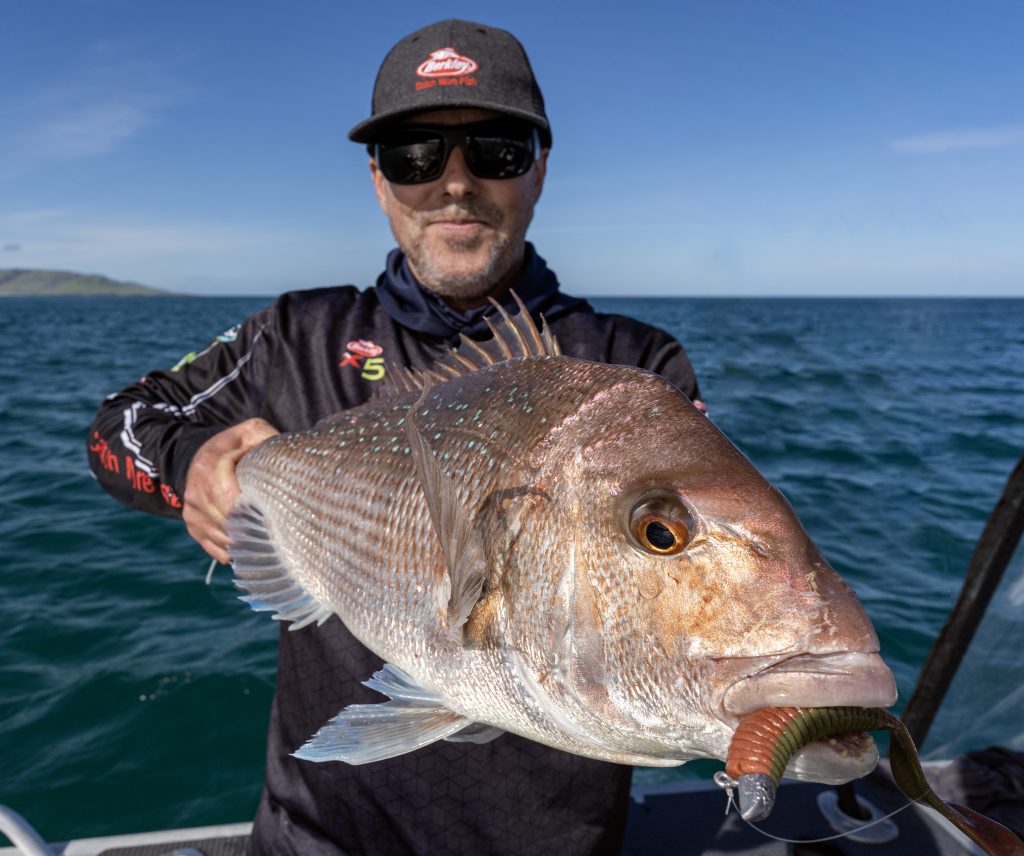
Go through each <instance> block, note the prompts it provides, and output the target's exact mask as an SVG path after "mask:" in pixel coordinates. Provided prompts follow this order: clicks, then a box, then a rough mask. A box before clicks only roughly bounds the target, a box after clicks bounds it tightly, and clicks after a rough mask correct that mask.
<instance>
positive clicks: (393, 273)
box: [377, 243, 586, 340]
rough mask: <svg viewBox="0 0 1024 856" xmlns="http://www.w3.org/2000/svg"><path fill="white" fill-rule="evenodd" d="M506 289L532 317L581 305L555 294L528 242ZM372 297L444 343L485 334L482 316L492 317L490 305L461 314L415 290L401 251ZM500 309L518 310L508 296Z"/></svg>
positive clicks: (413, 327)
mask: <svg viewBox="0 0 1024 856" xmlns="http://www.w3.org/2000/svg"><path fill="white" fill-rule="evenodd" d="M511 290H512V291H514V292H515V293H516V294H517V295H519V299H520V300H522V301H523V303H525V304H526V308H527V309H529V310H530V314H531V315H533V316H534V317H535V318H536V317H537V316H538V315H539V314H541V313H543V315H544V317H545V318H548V319H553V318H557V317H558V316H559V315H562V314H563V313H565V312H567V311H568V310H569V309H572V308H573V307H575V306H579V305H581V304H582V305H585V304H586V301H585V300H583V299H581V298H579V297H570V296H569V295H567V294H563V293H562V292H561V291H560V290H559V288H558V278H557V277H556V276H555V274H554V271H552V270H551V269H549V268H548V266H547V263H546V262H545V261H544V259H542V258H541V257H540V256H539V255H537V251H536V250H535V249H534V248H533V244H531V243H527V244H526V261H525V263H524V264H523V270H522V272H521V273H520V274H519V277H518V279H516V281H515V282H514V283H513V284H512V288H511ZM377 295H378V297H379V298H380V302H381V305H382V306H383V307H384V309H385V311H386V312H387V313H388V315H390V316H391V317H392V318H394V319H395V321H397V322H398V323H399V324H401V325H402V326H403V327H408V328H409V329H410V330H416V331H417V332H419V333H427V334H429V335H431V336H439V337H441V338H443V339H448V340H455V339H457V338H458V337H459V334H460V333H465V334H466V335H467V336H470V337H477V336H480V335H481V334H483V333H486V332H487V324H486V322H485V321H484V315H492V314H494V312H495V309H494V307H493V306H491V304H489V303H488V304H486V305H484V306H478V307H475V308H473V309H469V310H467V311H466V312H460V311H459V310H458V309H453V308H452V307H451V306H449V305H448V304H447V303H445V302H444V300H442V299H441V298H440V297H439V296H438V295H436V294H434V293H433V292H432V291H428V290H427V289H426V288H424V287H423V286H422V285H420V283H419V282H418V281H417V280H416V277H415V276H413V274H412V271H411V270H409V264H408V262H406V259H405V253H403V252H402V251H401V250H392V251H391V252H390V253H389V254H388V261H387V267H386V268H385V270H384V273H382V274H381V275H380V277H378V279H377ZM501 304H502V305H503V306H504V307H505V308H506V309H507V310H508V311H509V312H510V313H511V314H515V313H516V312H517V311H518V310H517V309H516V305H515V302H514V301H513V300H512V297H511V295H509V294H508V293H506V294H505V295H503V296H502V297H501Z"/></svg>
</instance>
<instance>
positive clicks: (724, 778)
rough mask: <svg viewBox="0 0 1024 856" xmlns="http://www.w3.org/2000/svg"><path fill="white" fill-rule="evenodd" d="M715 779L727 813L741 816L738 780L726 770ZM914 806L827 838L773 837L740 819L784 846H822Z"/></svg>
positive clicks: (909, 805)
mask: <svg viewBox="0 0 1024 856" xmlns="http://www.w3.org/2000/svg"><path fill="white" fill-rule="evenodd" d="M714 779H715V784H716V785H718V787H720V788H722V790H724V791H725V793H726V796H727V797H728V799H727V801H726V803H725V813H726V814H727V815H728V814H729V809H731V808H733V807H734V806H735V807H736V813H737V814H739V813H740V812H739V806H736V799H735V796H734V794H733V788H735V787H736V785H737V784H738V783H737V782H736V780H735V779H733V778H731V777H730V776H729V775H728V774H727V773H726V772H725V771H724V770H719V771H718V772H717V773H715V776H714ZM913 804H914V803H913V802H910V801H908V802H907V803H905V804H904V805H901V806H900V807H899V808H897V809H894V810H893V811H890V812H889V813H888V814H885V815H882V816H881V817H876V818H875V819H874V820H871V821H868V822H867V823H865V824H863V825H861V826H858V827H856V828H855V829H847V830H846V831H845V832H839V833H837V834H836V835H829V836H826V837H825V838H782V837H781V836H778V835H772V834H771V833H770V832H768V831H767V830H764V829H761V827H760V826H757V825H756V824H754V823H751V822H750V821H749V820H745V819H744V818H743V815H740V819H741V820H743V822H744V823H745V824H746V825H747V826H749V827H750V828H751V829H753V830H754V831H755V832H759V833H760V834H761V835H763V836H764V837H765V838H771V839H773V840H774V841H781V842H782V843H784V844H821V843H822V842H825V841H835V840H836V839H838V838H846V837H847V836H850V835H856V834H857V833H858V832H862V831H863V830H865V829H869V828H870V827H872V826H876V825H878V824H879V823H881V822H882V821H883V820H888V819H889V818H890V817H892V816H893V815H897V814H899V813H900V812H901V811H905V810H906V809H908V808H910V807H911V806H912V805H913Z"/></svg>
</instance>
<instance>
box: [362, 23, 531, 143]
mask: <svg viewBox="0 0 1024 856" xmlns="http://www.w3.org/2000/svg"><path fill="white" fill-rule="evenodd" d="M449 107H478V108H482V109H486V110H497V111H498V112H500V113H506V114H508V115H510V116H515V117H516V118H519V119H525V120H526V121H527V122H530V123H532V124H534V125H536V126H537V127H538V128H539V129H540V134H541V144H542V145H543V146H544V147H545V148H550V146H551V128H550V126H549V125H548V117H547V114H545V112H544V97H543V96H542V95H541V94H540V87H539V86H538V85H537V80H536V78H534V76H533V69H532V68H530V60H529V59H527V57H526V51H525V50H523V46H522V45H521V44H520V43H519V40H518V39H517V38H516V37H515V36H513V35H512V34H511V33H509V32H507V31H505V30H499V29H497V28H495V27H488V26H485V25H484V24H474V23H472V22H471V21H459V20H456V19H454V18H453V19H449V20H447V21H439V22H438V23H436V24H430V25H429V26H427V27H424V28H423V29H422V30H417V31H416V32H415V33H413V34H412V35H410V36H406V37H405V38H404V39H402V40H401V41H400V42H399V43H398V44H397V45H395V46H394V47H393V48H392V49H391V52H390V53H389V54H388V55H387V56H386V57H385V58H384V62H383V63H382V64H381V67H380V71H378V72H377V82H376V83H375V84H374V86H373V102H372V107H371V109H372V112H373V115H372V116H370V118H369V119H367V120H366V121H364V122H360V123H359V124H358V125H356V126H355V127H354V128H353V129H352V130H351V131H349V132H348V138H349V139H350V140H352V141H353V142H356V143H372V142H374V141H375V139H376V136H377V134H378V133H380V131H381V130H382V129H383V128H385V127H387V126H388V125H390V124H392V123H394V122H396V121H398V120H400V119H403V118H405V117H406V116H411V115H413V114H415V113H422V112H423V111H425V110H444V109H446V108H449Z"/></svg>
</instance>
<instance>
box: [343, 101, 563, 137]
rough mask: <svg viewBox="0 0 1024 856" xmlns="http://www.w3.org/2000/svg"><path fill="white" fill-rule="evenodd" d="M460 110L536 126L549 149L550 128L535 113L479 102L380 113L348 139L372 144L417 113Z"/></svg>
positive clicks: (360, 126) (352, 132) (358, 127)
mask: <svg viewBox="0 0 1024 856" xmlns="http://www.w3.org/2000/svg"><path fill="white" fill-rule="evenodd" d="M460 108H474V109H477V110H494V111H495V112H496V113H501V114H502V115H505V116H512V117H514V118H516V119H522V120H524V121H526V122H529V123H530V124H531V125H536V126H537V128H539V129H540V133H541V145H543V146H544V148H546V149H549V148H551V128H550V127H549V126H548V122H547V120H546V119H545V118H544V117H543V116H538V115H537V114H536V113H530V112H529V111H527V110H516V109H510V108H509V107H506V106H505V105H504V104H489V103H481V102H480V101H466V102H465V103H459V102H449V103H446V104H444V105H438V106H437V107H428V108H427V109H424V108H422V107H416V108H413V109H406V110H393V111H391V112H390V113H381V114H379V115H377V116H371V117H370V118H369V119H366V120H364V121H362V122H360V123H359V124H358V125H356V126H355V127H354V128H352V130H351V131H349V132H348V138H349V139H350V140H351V141H352V142H353V143H366V144H368V143H373V142H376V140H377V137H378V136H379V135H380V133H381V132H382V131H384V130H385V129H386V128H389V127H391V126H392V125H396V124H398V123H400V122H401V121H402V120H403V119H408V118H410V117H412V116H415V115H417V114H418V113H430V112H435V111H437V110H449V109H456V110H457V109H460Z"/></svg>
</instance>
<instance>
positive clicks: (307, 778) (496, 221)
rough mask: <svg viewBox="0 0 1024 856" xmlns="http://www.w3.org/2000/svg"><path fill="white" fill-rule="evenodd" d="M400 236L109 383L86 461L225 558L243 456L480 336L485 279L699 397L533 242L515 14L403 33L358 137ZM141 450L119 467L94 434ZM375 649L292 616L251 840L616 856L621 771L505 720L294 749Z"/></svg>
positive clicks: (622, 359)
mask: <svg viewBox="0 0 1024 856" xmlns="http://www.w3.org/2000/svg"><path fill="white" fill-rule="evenodd" d="M349 136H350V138H351V139H352V140H353V141H356V142H359V143H365V144H367V145H368V146H369V149H370V154H371V159H370V173H371V177H372V179H373V185H374V189H375V191H376V194H377V199H378V201H379V203H380V205H381V207H382V208H383V210H384V213H385V214H386V215H387V217H388V219H389V221H390V223H391V228H392V231H393V233H394V235H395V238H396V240H397V242H398V245H399V249H397V250H394V251H393V252H392V253H391V254H390V255H389V256H388V259H387V265H386V269H385V271H384V273H383V274H381V276H380V278H379V279H378V281H377V285H376V287H375V288H369V289H366V290H365V291H362V292H360V291H358V290H357V289H356V288H354V287H352V286H345V287H336V288H327V289H319V290H314V291H306V292H296V293H292V294H286V295H283V296H282V297H280V298H279V299H278V300H277V301H276V302H275V303H274V305H273V306H271V307H270V308H269V309H267V310H265V311H263V312H261V313H259V314H258V315H256V316H254V317H253V318H250V319H248V320H247V321H246V322H244V323H243V324H242V325H240V327H238V328H233V329H232V330H231V331H228V333H227V334H224V335H222V336H220V337H218V340H217V341H215V342H214V343H213V344H212V345H211V346H210V347H209V348H207V350H205V351H203V352H202V353H200V354H199V355H198V356H197V357H195V358H194V359H193V360H192V361H191V362H190V363H188V364H185V365H182V366H180V367H176V368H177V370H176V371H171V372H153V373H152V374H150V375H148V376H147V377H146V378H144V379H143V381H141V382H140V383H138V384H135V385H133V386H131V387H128V388H127V389H125V390H123V391H122V392H121V393H119V394H117V395H115V396H111V397H110V398H109V399H108V400H107V401H106V402H105V403H104V404H103V406H102V407H101V409H100V411H99V414H98V416H97V419H96V422H95V424H94V426H93V431H92V434H91V442H90V449H91V450H93V455H92V461H93V470H94V471H95V472H96V474H97V476H98V478H99V479H100V481H101V482H102V483H103V485H104V486H105V487H106V489H107V490H108V491H109V492H110V493H111V494H113V495H114V496H115V497H116V498H118V499H120V500H122V501H124V502H127V503H129V504H131V505H133V506H135V507H137V508H141V509H143V510H146V511H152V512H156V513H160V514H167V515H180V516H182V517H183V518H184V521H185V524H186V526H187V527H188V531H189V532H190V533H191V535H192V536H193V537H194V538H195V539H196V541H198V542H199V544H200V545H202V547H203V548H204V549H205V550H206V551H207V552H208V553H209V554H210V555H211V556H212V557H214V558H215V559H217V560H218V561H221V562H227V561H229V556H230V547H231V545H230V543H229V539H228V537H227V535H226V534H225V531H224V519H225V516H226V515H227V513H228V511H229V510H230V509H231V506H232V503H233V501H234V497H235V495H236V492H237V484H236V482H235V479H234V468H235V465H236V464H237V462H238V460H239V459H240V458H241V456H242V455H243V454H245V452H246V451H247V450H249V449H251V448H252V447H253V446H255V445H256V444H257V443H259V442H260V441H261V440H263V439H265V438H266V437H268V436H270V435H272V434H274V433H276V431H277V430H299V429H303V428H307V427H309V426H311V425H312V424H314V423H315V422H316V421H318V420H319V419H321V418H323V417H325V416H328V415H330V414H332V413H335V412H337V411H339V410H344V409H347V408H351V407H354V406H356V405H358V404H361V403H362V402H364V401H365V400H366V399H367V398H368V397H369V396H370V394H371V393H372V392H373V390H374V387H375V386H377V384H378V383H380V381H381V379H382V378H383V377H384V376H385V374H386V371H387V369H386V365H387V364H388V363H397V364H406V365H412V366H416V367H419V368H424V367H427V366H429V365H431V363H432V362H434V360H436V359H437V358H438V357H440V356H441V355H442V354H443V353H444V352H445V351H446V349H447V348H448V347H449V346H450V345H451V343H452V342H453V341H455V339H456V338H457V337H458V335H459V333H462V332H465V333H467V334H469V335H477V336H480V335H484V334H486V325H485V322H484V321H483V320H482V319H483V315H484V314H485V313H487V312H489V311H490V307H489V305H488V303H487V299H488V298H489V297H495V298H497V299H499V300H501V301H502V302H503V303H505V304H506V305H509V306H511V305H512V303H511V298H510V296H509V291H510V289H512V290H514V291H515V292H516V293H517V294H518V295H519V296H520V297H521V298H522V299H523V301H524V302H525V303H526V305H527V307H528V308H529V310H530V311H531V313H533V314H534V316H535V317H537V316H538V315H539V314H540V313H543V314H544V315H545V317H546V318H547V320H548V322H549V324H550V325H551V327H552V329H553V330H554V332H555V334H556V335H557V336H558V338H559V340H560V342H561V345H562V348H563V350H564V351H565V352H566V353H568V354H570V355H574V356H579V357H583V358H587V359H591V360H597V361H602V362H613V363H625V364H633V365H639V366H643V367H645V368H648V369H651V370H653V371H657V372H660V373H661V374H663V375H664V376H665V377H667V378H668V379H669V380H671V381H672V382H674V383H675V384H676V385H677V386H678V387H679V388H680V389H682V391H683V392H685V393H686V394H687V395H689V396H690V397H691V398H694V399H695V398H696V396H697V383H696V379H695V377H694V374H693V370H692V368H691V366H690V363H689V360H688V359H687V357H686V354H685V352H684V351H683V349H682V347H681V346H680V345H679V343H678V342H676V341H675V340H674V339H672V338H671V337H670V336H668V335H667V334H665V333H663V332H661V331H659V330H655V329H653V328H651V327H648V326H646V325H643V324H640V323H638V322H636V321H633V320H631V319H627V318H623V317H619V316H608V315H599V314H596V313H595V312H594V311H593V310H592V309H591V308H590V306H589V305H588V304H587V303H586V302H585V301H583V300H580V299H577V298H573V297H569V296H568V295H566V294H563V293H562V292H561V291H560V290H559V287H558V282H557V279H556V278H555V275H554V273H553V272H552V271H551V270H549V269H548V267H547V266H546V264H545V262H544V260H543V259H541V258H540V256H538V255H537V253H536V251H535V250H534V249H533V247H532V245H530V244H528V243H527V242H526V239H525V238H526V231H527V227H528V226H529V223H530V219H531V217H532V215H533V209H534V205H535V203H536V202H537V200H538V198H539V197H540V194H541V190H542V188H543V185H544V177H545V173H546V170H547V160H548V152H549V150H550V147H551V129H550V126H549V124H548V119H547V116H546V114H545V112H544V102H543V99H542V97H541V92H540V89H539V88H538V86H537V83H536V81H535V79H534V76H533V72H532V70H531V68H530V65H529V61H528V60H527V57H526V54H525V53H524V51H523V48H522V46H521V45H520V44H519V42H518V41H517V40H516V39H515V38H514V37H513V36H512V35H511V34H509V33H507V32H505V31H503V30H497V29H494V28H490V27H485V26H482V25H479V24H472V23H469V22H465V21H454V20H452V21H443V22H440V23H437V24H433V25H431V26H428V27H426V28H424V29H422V30H420V31H418V32H416V33H413V34H412V35H411V36H408V37H407V38H405V39H403V40H402V41H401V42H399V43H398V44H397V45H396V46H395V47H394V48H393V49H392V51H391V52H390V53H389V54H388V56H387V57H386V59H385V60H384V63H383V65H382V66H381V69H380V72H379V74H378V77H377V81H376V84H375V87H374V93H373V107H372V115H371V116H370V118H369V119H367V120H366V121H364V122H362V123H360V124H359V125H357V126H356V127H355V128H354V129H353V130H352V131H351V133H350V134H349ZM104 449H106V450H107V451H108V452H113V454H116V455H123V456H125V458H126V459H130V460H131V462H132V463H131V467H132V470H133V472H134V473H136V474H138V473H142V474H143V476H144V477H143V478H136V479H126V478H125V477H124V474H123V473H112V472H110V471H108V470H107V469H106V468H104V467H103V466H102V460H101V459H102V457H103V450H104ZM380 666H381V660H380V658H379V657H377V656H376V655H374V654H372V653H371V652H370V651H368V650H367V649H366V648H364V647H363V646H362V645H361V644H360V643H359V642H357V641H356V640H355V638H354V637H353V636H352V635H351V634H350V633H349V632H348V631H347V630H346V628H345V627H344V626H343V625H342V623H341V622H340V621H339V620H338V618H337V617H336V616H335V617H332V618H331V619H330V620H328V621H327V622H326V623H325V624H323V625H322V626H320V627H313V626H310V627H306V628H303V629H302V630H300V631H298V632H296V633H288V632H284V633H282V635H281V642H280V649H279V660H278V680H277V689H276V695H275V699H274V705H273V709H272V712H271V722H270V735H269V739H268V747H267V753H268V754H267V771H266V785H265V789H264V793H263V798H262V800H261V802H260V807H259V811H258V814H257V818H256V822H255V826H254V831H253V837H252V842H251V850H252V852H253V853H258V854H281V853H296V854H303V856H306V854H329V853H330V854H334V853H383V854H400V853H481V854H483V853H487V854H499V853H502V854H503V853H508V854H511V853H524V854H525V853H529V854H543V853H556V852H557V853H560V854H574V853H580V854H582V853H614V852H617V851H618V849H619V848H620V846H621V842H622V835H623V830H624V825H625V812H626V799H627V794H628V791H629V783H630V770H629V768H626V767H619V766H616V765H613V764H606V763H603V762H600V761H593V760H589V759H585V758H580V757H576V756H572V755H569V754H566V753H562V752H558V751H555V750H553V749H549V748H547V747H545V746H541V745H539V744H536V743H532V742H530V741H527V740H524V739H522V738H519V737H516V736H514V735H510V734H506V735H503V736H502V737H500V738H498V739H497V740H494V741H492V742H491V743H487V744H484V745H475V744H469V743H458V744H455V743H446V742H443V741H441V742H439V743H437V744H434V745H432V746H428V747H425V748H423V749H421V750H418V751H416V752H413V753H410V754H407V755H404V756H401V757H398V758H395V759H392V760H389V761H382V762H377V763H373V764H367V765H365V766H360V767H350V766H348V765H346V764H342V763H333V762H329V763H324V764H314V763H309V762H303V761H299V760H297V759H295V758H293V757H292V756H291V754H290V753H291V752H293V751H294V750H295V749H297V748H298V747H299V746H300V745H302V743H304V742H305V741H306V740H307V738H309V737H310V735H312V734H313V733H314V732H315V731H316V730H317V729H318V728H319V727H320V726H321V725H323V724H324V723H325V722H326V721H327V720H328V719H330V718H331V717H332V716H334V715H335V714H336V713H337V712H338V711H339V710H341V709H342V708H343V707H345V706H346V705H348V704H352V703H373V702H376V701H379V700H380V696H379V695H378V694H377V693H375V692H373V691H372V690H369V689H367V688H366V687H364V686H362V685H361V684H360V681H361V680H363V679H365V678H367V677H368V676H369V675H370V674H372V673H373V672H374V671H375V670H377V669H379V668H380Z"/></svg>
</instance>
